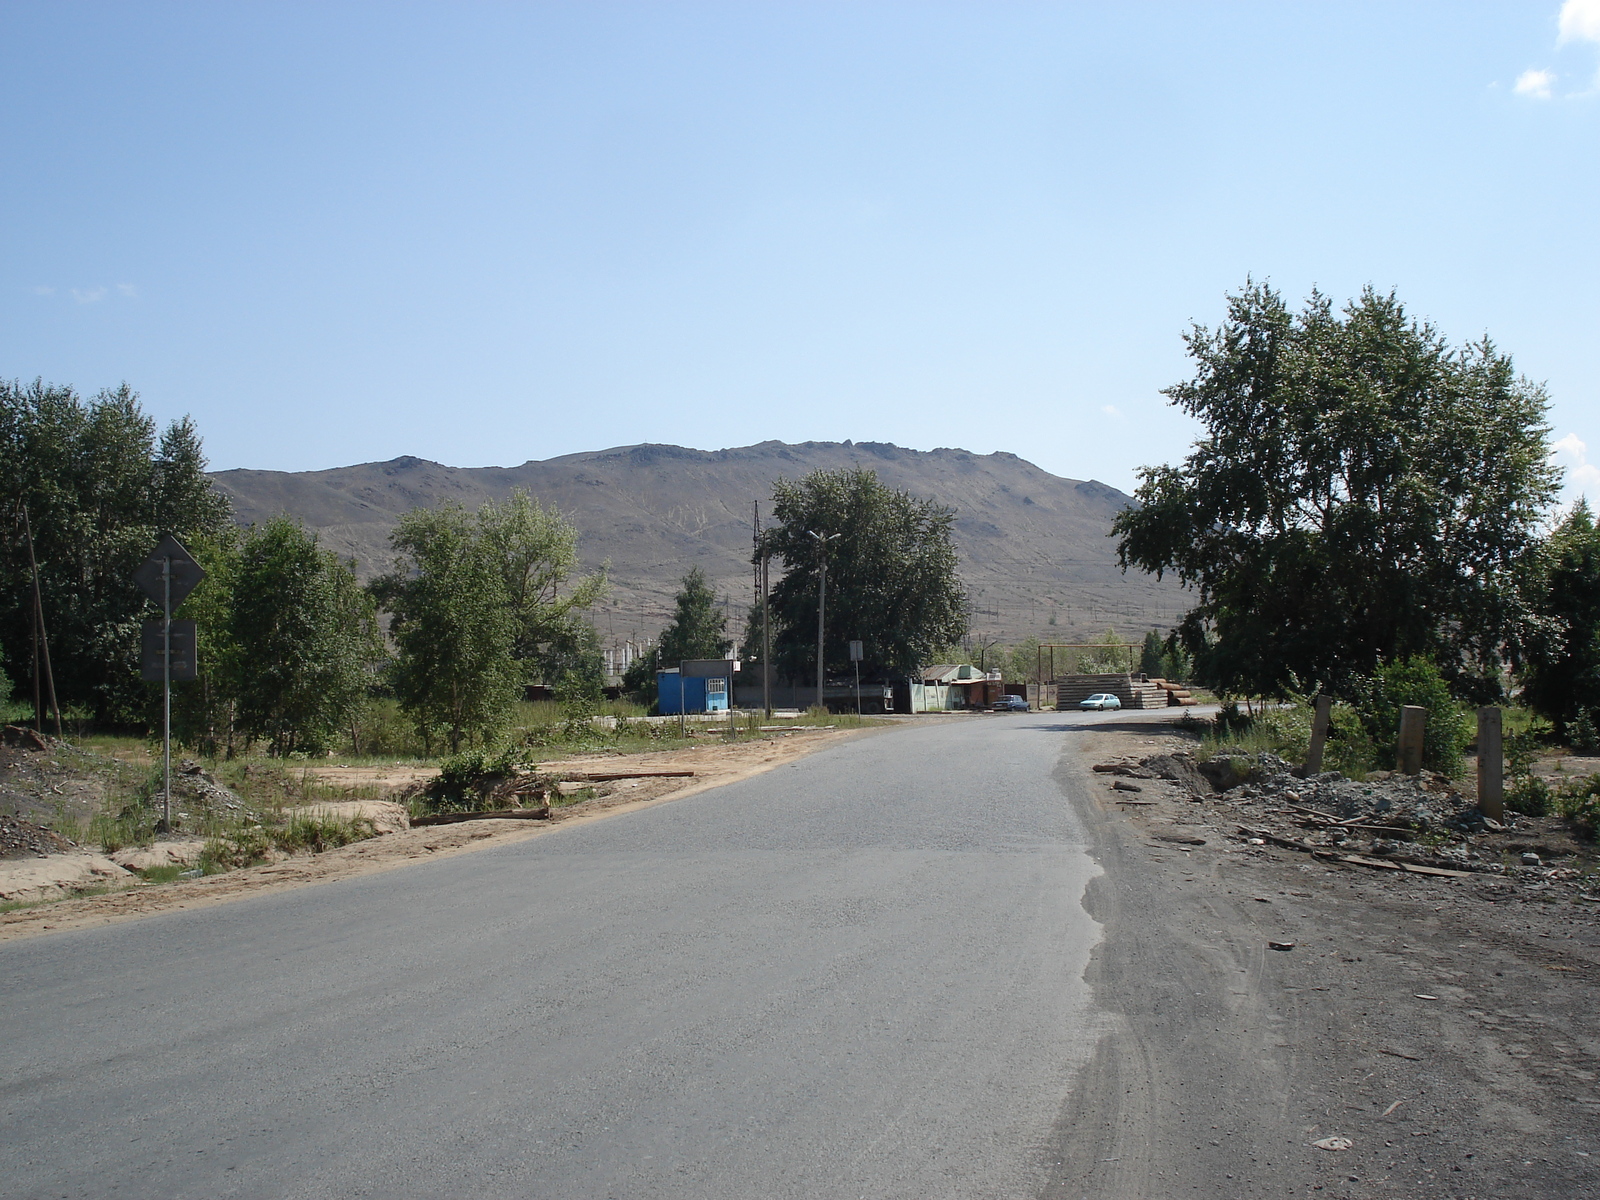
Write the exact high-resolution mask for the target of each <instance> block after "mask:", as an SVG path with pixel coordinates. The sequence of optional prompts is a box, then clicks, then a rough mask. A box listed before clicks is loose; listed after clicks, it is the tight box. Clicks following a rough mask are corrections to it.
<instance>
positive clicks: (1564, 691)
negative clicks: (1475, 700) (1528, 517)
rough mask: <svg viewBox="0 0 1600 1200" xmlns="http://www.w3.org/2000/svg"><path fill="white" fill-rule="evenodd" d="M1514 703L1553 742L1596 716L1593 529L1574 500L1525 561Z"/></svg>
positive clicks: (1598, 538)
mask: <svg viewBox="0 0 1600 1200" xmlns="http://www.w3.org/2000/svg"><path fill="white" fill-rule="evenodd" d="M1527 600H1528V604H1529V607H1530V608H1531V609H1532V611H1533V614H1534V619H1533V621H1532V622H1530V625H1529V628H1528V630H1527V632H1526V634H1525V636H1524V638H1523V640H1522V644H1521V645H1520V647H1519V654H1518V657H1519V659H1520V660H1521V661H1520V665H1521V668H1522V670H1521V674H1522V698H1523V700H1524V701H1526V702H1527V704H1528V706H1529V707H1530V708H1532V709H1533V710H1534V711H1535V712H1537V713H1538V714H1539V715H1541V716H1543V717H1546V718H1548V719H1549V720H1550V722H1551V723H1552V724H1553V725H1554V726H1555V729H1556V733H1557V735H1558V736H1560V737H1570V736H1572V730H1573V726H1574V725H1575V724H1576V723H1577V722H1578V721H1579V720H1580V719H1582V718H1583V717H1585V716H1587V717H1588V719H1589V721H1590V723H1591V724H1593V723H1595V722H1596V719H1597V717H1600V528H1597V527H1596V525H1595V520H1594V514H1593V513H1591V512H1590V511H1589V506H1588V504H1587V503H1586V502H1584V501H1581V500H1580V501H1579V502H1578V504H1577V505H1576V507H1574V508H1573V510H1572V512H1571V513H1569V514H1568V515H1567V517H1566V519H1565V520H1563V521H1562V522H1561V524H1560V525H1558V526H1557V527H1556V528H1555V530H1554V531H1553V532H1552V533H1551V534H1550V536H1549V538H1547V539H1546V540H1545V542H1544V544H1543V545H1541V546H1540V547H1539V552H1538V554H1537V555H1535V556H1533V558H1532V560H1531V562H1530V563H1529V569H1528V584H1527Z"/></svg>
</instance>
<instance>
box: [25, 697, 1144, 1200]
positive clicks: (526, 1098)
mask: <svg viewBox="0 0 1600 1200" xmlns="http://www.w3.org/2000/svg"><path fill="white" fill-rule="evenodd" d="M1116 719H1119V718H1118V715H1117V714H1106V715H1105V716H1104V717H1102V716H1100V715H1099V714H1092V715H1086V716H1082V717H1080V716H1077V715H1058V714H1030V715H1004V716H994V717H970V718H965V719H961V720H955V721H949V722H944V723H938V724H928V725H922V726H915V727H912V728H901V729H895V730H892V731H889V732H886V733H882V734H877V735H869V736H864V737H861V738H859V739H856V740H853V741H850V742H846V743H844V744H842V745H839V746H837V747H834V748H832V749H828V750H825V751H821V752H819V753H817V754H814V755H812V756H810V757H807V758H803V759H801V760H799V761H797V762H795V763H792V764H790V765H787V766H785V767H782V768H779V769H777V770H774V771H772V772H769V773H767V774H765V775H761V776H758V777H755V778H752V779H749V780H745V781H743V782H740V783H736V784H732V785H729V786H727V787H723V788H720V789H717V790H714V791H711V792H706V793H702V794H700V795H697V796H693V797H689V798H686V799H683V800H680V801H674V802H669V803H665V804H662V805H659V806H656V807H653V808H650V809H647V810H644V811H641V812H637V813H633V814H629V815H626V816H621V817H618V818H615V819H611V820H605V821H599V822H595V823H591V824H586V825H582V826H575V827H573V828H571V829H564V830H555V831H552V832H551V833H550V834H549V835H548V836H545V837H541V838H536V839H533V840H531V841H526V842H521V843H517V844H513V845H508V846H504V847H500V848H496V849H491V850H485V851H482V852H479V853H474V854H468V855H462V856H458V857H455V858H451V859H447V860H444V861H440V862H435V863H426V864H421V865H417V866H414V867H410V868H407V869H403V870H396V871H391V872H388V873H385V874H381V875H374V876H368V877H364V878H359V879H354V880H349V881H344V882H338V883H331V884H326V885H322V886H317V887H309V888H305V889H302V890H300V891H296V892H291V893H281V894H276V895H271V896H266V897H261V898H257V899H252V900H248V901H242V902H239V903H235V904H230V905H226V906H222V907H218V908H208V909H206V910H204V911H199V912H193V913H188V912H176V913H170V914H166V915H161V916H156V917H151V918H148V919H144V920H140V921H136V922H130V923H125V924H120V925H114V926H109V927H104V928H100V929H93V930H84V931H76V932H65V933H61V934H57V935H53V936H49V937H42V938H35V939H31V940H28V941H22V942H17V943H13V944H9V945H4V946H0V994H3V996H4V1002H5V1007H4V1014H5V1015H4V1017H3V1022H0V1031H3V1033H4V1037H3V1038H0V1081H3V1083H0V1087H3V1089H4V1098H3V1105H0V1113H3V1129H0V1193H3V1194H4V1195H7V1196H30V1197H32V1196H39V1197H45V1196H51V1197H58V1196H59V1197H77V1196H95V1197H104V1196H112V1195H115V1196H118V1197H121V1198H124V1200H131V1198H136V1197H174V1198H176V1197H204V1198H207V1200H211V1198H215V1197H224V1196H229V1197H233V1196H237V1197H269V1196H270V1197H297V1198H298V1197H335V1196H337V1197H352V1196H373V1197H388V1198H397V1197H423V1196H426V1197H438V1196H458V1195H459V1196H468V1195H470V1196H473V1197H501V1196H505V1197H511V1196H516V1197H563V1198H571V1197H645V1196H649V1197H655V1196H660V1197H699V1198H721V1197H728V1198H730V1200H731V1198H734V1197H738V1198H739V1200H755V1198H758V1197H844V1196H852V1197H854V1196H859V1197H872V1198H875V1200H876V1198H882V1197H907V1198H918V1200H928V1198H930V1197H962V1198H971V1197H1018V1196H1030V1195H1042V1194H1066V1192H1065V1191H1064V1190H1063V1189H1064V1188H1066V1187H1067V1186H1068V1185H1067V1181H1068V1180H1069V1179H1071V1180H1075V1179H1078V1178H1081V1177H1082V1176H1081V1164H1067V1165H1063V1159H1064V1157H1065V1156H1068V1155H1070V1154H1072V1153H1075V1152H1076V1150H1075V1149H1074V1147H1076V1146H1077V1145H1078V1143H1077V1141H1076V1140H1075V1139H1076V1138H1077V1134H1076V1132H1075V1130H1076V1127H1077V1125H1078V1124H1081V1114H1080V1116H1079V1117H1075V1116H1074V1113H1075V1112H1077V1106H1081V1104H1082V1103H1083V1100H1082V1098H1081V1097H1080V1098H1079V1100H1078V1101H1077V1102H1076V1105H1075V1103H1074V1101H1073V1092H1074V1085H1075V1082H1077V1081H1078V1080H1079V1077H1080V1076H1082V1075H1085V1071H1084V1068H1085V1066H1086V1064H1088V1063H1090V1062H1091V1061H1092V1060H1094V1061H1098V1062H1100V1063H1101V1066H1099V1067H1097V1068H1096V1071H1095V1072H1094V1079H1095V1080H1097V1081H1098V1085H1099V1086H1100V1087H1101V1088H1102V1090H1103V1089H1104V1087H1105V1086H1106V1083H1107V1081H1106V1078H1105V1068H1104V1056H1103V1055H1102V1056H1100V1057H1099V1059H1096V1054H1095V1052H1096V1048H1097V1046H1098V1045H1099V1044H1100V1042H1101V1040H1102V1037H1103V1036H1104V1035H1105V1034H1106V1032H1107V1030H1108V1028H1110V1025H1109V1024H1108V1020H1107V1018H1106V1016H1105V1014H1103V1013H1101V1012H1100V1011H1099V1010H1098V1009H1097V1008H1096V1006H1095V1003H1094V1000H1093V997H1092V995H1091V993H1090V990H1089V985H1088V984H1087V983H1086V982H1085V972H1086V970H1088V969H1089V967H1090V963H1091V954H1092V952H1093V951H1094V949H1095V947H1096V945H1097V943H1098V942H1099V941H1100V938H1101V927H1100V925H1099V924H1098V923H1097V922H1096V920H1095V919H1094V918H1093V917H1092V916H1091V915H1090V913H1089V911H1087V910H1086V908H1085V890H1086V887H1088V885H1089V884H1090V882H1091V880H1092V879H1093V878H1094V877H1095V876H1096V874H1097V873H1098V871H1099V868H1098V867H1097V866H1096V865H1095V861H1094V858H1093V857H1092V855H1091V853H1090V847H1089V845H1088V844H1087V842H1086V833H1085V825H1084V823H1083V817H1082V815H1081V813H1082V811H1083V807H1084V805H1085V804H1086V803H1087V802H1086V800H1085V798H1084V793H1083V788H1082V784H1081V783H1079V782H1078V779H1079V776H1078V774H1077V768H1076V767H1075V766H1074V764H1072V763H1070V762H1068V761H1066V759H1064V755H1066V756H1067V757H1070V754H1069V752H1068V751H1067V746H1068V743H1069V741H1070V734H1069V733H1068V732H1067V727H1069V726H1077V725H1083V724H1092V723H1093V722H1096V721H1100V720H1116ZM1122 719H1126V718H1122ZM1130 1128H1131V1129H1132V1130H1133V1131H1134V1133H1135V1134H1137V1132H1138V1129H1139V1126H1138V1123H1137V1121H1135V1122H1134V1123H1133V1124H1132V1125H1131V1126H1130ZM1106 1145H1108V1146H1111V1145H1112V1143H1111V1142H1108V1143H1106ZM1104 1148H1105V1147H1103V1146H1101V1144H1100V1143H1099V1142H1098V1141H1097V1142H1094V1143H1093V1144H1092V1145H1090V1150H1089V1152H1090V1153H1098V1152H1099V1151H1100V1150H1101V1149H1104ZM1113 1149H1114V1146H1113ZM1105 1157H1107V1158H1110V1157H1112V1155H1110V1154H1107V1155H1105ZM1107 1187H1108V1188H1109V1189H1110V1191H1116V1190H1118V1187H1119V1185H1116V1184H1115V1181H1114V1180H1112V1181H1111V1182H1109V1183H1108V1184H1107ZM1110 1191H1107V1192H1106V1193H1104V1194H1110Z"/></svg>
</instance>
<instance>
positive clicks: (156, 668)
mask: <svg viewBox="0 0 1600 1200" xmlns="http://www.w3.org/2000/svg"><path fill="white" fill-rule="evenodd" d="M161 625H162V623H161V622H160V621H146V622H145V623H144V632H143V637H142V638H141V639H140V645H139V676H140V678H142V679H149V680H151V681H153V682H155V683H160V682H161V680H163V679H164V678H166V676H165V674H163V672H162V661H161V660H162V653H161V652H162V650H163V649H164V647H163V646H162V645H161ZM171 636H172V681H173V682H174V683H183V682H186V681H187V680H191V679H193V678H194V677H195V672H196V666H197V664H196V662H195V623H194V622H193V621H173V622H172V634H171Z"/></svg>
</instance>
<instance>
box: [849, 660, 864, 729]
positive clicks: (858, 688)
mask: <svg viewBox="0 0 1600 1200" xmlns="http://www.w3.org/2000/svg"><path fill="white" fill-rule="evenodd" d="M850 661H851V662H852V663H854V664H855V668H856V716H858V717H859V716H860V715H861V643H860V642H851V643H850Z"/></svg>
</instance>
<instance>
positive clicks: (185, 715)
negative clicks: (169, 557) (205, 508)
mask: <svg viewBox="0 0 1600 1200" xmlns="http://www.w3.org/2000/svg"><path fill="white" fill-rule="evenodd" d="M242 540H243V539H242V535H241V532H240V530H239V528H238V527H237V526H235V525H229V526H228V527H227V528H226V529H224V530H223V531H222V532H221V533H220V534H219V535H218V536H216V537H210V538H202V539H200V540H198V541H196V542H193V543H192V544H190V545H189V546H187V547H186V549H187V550H188V551H189V553H191V554H193V555H194V557H195V559H196V561H198V562H199V563H200V566H201V567H202V568H203V569H204V570H205V573H206V575H205V578H204V579H202V580H201V581H200V583H199V585H198V586H197V587H196V588H195V589H194V591H192V592H190V593H189V595H188V598H187V599H185V600H184V602H183V604H182V606H181V607H180V608H179V609H178V611H177V612H176V613H175V614H174V615H175V616H177V617H179V618H181V619H187V620H192V621H193V622H194V623H195V632H196V646H195V659H196V675H195V678H194V680H193V681H192V682H189V683H183V684H180V685H178V686H177V687H174V688H173V689H172V736H173V737H174V738H175V739H177V741H178V742H179V743H180V744H182V745H185V746H188V747H189V748H190V749H192V750H194V751H196V752H197V753H200V754H204V755H207V756H210V757H228V758H232V757H233V754H234V751H235V749H236V746H235V742H234V735H235V733H236V732H237V731H238V724H237V720H238V699H239V695H238V684H239V680H240V678H241V677H242V674H243V669H242V667H243V664H241V663H240V661H239V654H238V650H237V647H236V646H235V644H234V640H233V599H234V594H235V587H236V582H237V579H238V576H239V567H240V545H241V542H242ZM150 703H151V706H152V708H153V707H154V704H155V703H157V700H156V690H155V689H154V688H152V689H151V698H150Z"/></svg>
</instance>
